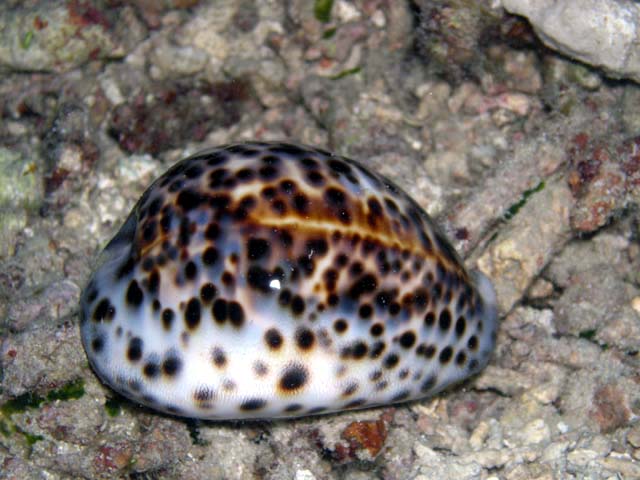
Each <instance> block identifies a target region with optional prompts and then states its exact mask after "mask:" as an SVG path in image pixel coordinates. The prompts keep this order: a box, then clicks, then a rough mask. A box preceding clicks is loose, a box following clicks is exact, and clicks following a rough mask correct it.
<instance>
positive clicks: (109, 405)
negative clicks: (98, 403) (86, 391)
mask: <svg viewBox="0 0 640 480" xmlns="http://www.w3.org/2000/svg"><path fill="white" fill-rule="evenodd" d="M104 409H105V411H106V412H107V415H109V416H110V417H117V416H118V415H120V412H121V411H122V401H121V400H120V399H119V398H117V397H112V398H107V401H106V402H104Z"/></svg>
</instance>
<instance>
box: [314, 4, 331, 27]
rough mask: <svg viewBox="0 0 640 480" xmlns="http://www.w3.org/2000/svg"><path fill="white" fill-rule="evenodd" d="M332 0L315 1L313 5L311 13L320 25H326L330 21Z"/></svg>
mask: <svg viewBox="0 0 640 480" xmlns="http://www.w3.org/2000/svg"><path fill="white" fill-rule="evenodd" d="M332 7H333V0H316V1H315V3H314V5H313V13H314V15H315V17H316V20H318V21H319V22H322V23H328V22H329V20H331V8H332Z"/></svg>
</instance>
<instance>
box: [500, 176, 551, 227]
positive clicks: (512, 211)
mask: <svg viewBox="0 0 640 480" xmlns="http://www.w3.org/2000/svg"><path fill="white" fill-rule="evenodd" d="M544 187H545V183H544V181H541V182H540V183H538V185H536V186H535V187H533V188H530V189H529V190H525V191H524V192H523V193H522V196H521V197H520V200H518V201H517V202H516V203H514V204H513V205H511V206H510V207H509V208H507V211H506V212H505V213H504V215H503V217H504V219H505V220H511V219H512V218H513V217H515V216H516V214H517V213H518V212H519V211H520V209H521V208H522V207H524V206H525V205H526V203H527V201H528V200H529V197H531V195H533V194H534V193H538V192H541V191H542V190H544Z"/></svg>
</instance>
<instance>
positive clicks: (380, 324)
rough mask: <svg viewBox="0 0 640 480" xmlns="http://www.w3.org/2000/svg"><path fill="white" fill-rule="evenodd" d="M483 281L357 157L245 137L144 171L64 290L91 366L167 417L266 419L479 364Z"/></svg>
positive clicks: (490, 340)
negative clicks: (147, 177) (76, 310)
mask: <svg viewBox="0 0 640 480" xmlns="http://www.w3.org/2000/svg"><path fill="white" fill-rule="evenodd" d="M496 316H497V315H496V306H495V296H494V293H493V288H492V287H491V284H490V282H489V281H488V280H487V278H486V277H484V276H483V275H481V274H479V273H472V274H470V273H467V272H466V271H465V269H464V268H463V266H462V263H461V261H460V259H459V258H458V256H457V255H456V253H455V252H454V251H453V250H452V248H451V246H450V245H449V243H448V242H447V240H446V239H445V238H444V236H443V235H442V234H441V233H440V232H439V230H438V229H437V228H436V227H435V226H434V224H433V222H432V221H431V219H430V218H429V217H428V216H427V214H426V213H425V212H424V211H423V210H422V209H421V208H420V207H419V206H418V205H417V204H416V202H414V201H413V200H412V199H411V198H410V197H409V196H408V195H407V194H406V193H404V192H403V191H402V190H401V189H400V188H398V187H397V186H395V185H394V184H393V183H392V182H390V181H389V180H387V179H386V178H384V177H382V176H380V175H378V174H376V173H374V172H371V171H370V170H368V169H367V168H365V167H364V166H362V165H361V164H360V163H357V162H355V161H353V160H350V159H347V158H344V157H340V156H337V155H333V154H330V153H328V152H325V151H323V150H320V149H316V148H312V147H305V146H298V145H289V144H282V143H260V142H249V143H242V144H235V145H227V146H223V147H218V148H214V149H210V150H206V151H203V152H200V153H197V154H195V155H193V156H191V157H189V158H186V159H185V160H182V161H180V162H179V163H177V164H176V165H174V166H173V167H172V168H171V169H169V170H168V171H167V172H166V173H165V174H164V175H162V176H161V177H160V178H159V179H157V180H156V181H155V182H154V183H153V184H152V185H151V186H150V187H149V188H148V190H147V191H146V192H145V193H144V195H143V196H142V198H141V199H140V200H139V201H138V203H137V204H136V206H135V207H134V209H133V211H132V212H131V214H130V216H129V217H128V219H127V220H126V222H125V223H124V225H123V226H122V228H121V229H120V231H119V232H118V233H117V234H116V236H115V237H114V238H113V239H112V240H111V242H109V244H108V245H107V246H106V248H105V250H104V251H103V253H102V255H101V257H100V259H99V261H98V266H97V268H96V269H95V271H94V273H93V275H92V276H91V279H90V281H89V282H88V285H87V287H86V289H85V290H84V292H83V294H82V298H81V334H82V341H83V344H84V347H85V350H86V352H87V355H88V358H89V360H90V363H91V365H92V367H93V369H94V370H95V372H96V373H97V374H98V376H99V377H100V378H101V379H102V380H103V381H104V382H105V383H106V384H108V385H110V386H111V387H112V388H113V389H115V390H116V391H118V392H120V393H121V394H123V395H125V396H127V397H129V398H130V399H132V400H134V401H136V402H139V403H142V404H144V405H147V406H149V407H151V408H154V409H158V410H161V411H164V412H168V413H171V414H176V415H183V416H189V417H197V418H208V419H232V418H260V417H262V418H276V417H292V416H300V415H309V414H317V413H322V412H331V411H340V410H345V409H353V408H363V407H369V406H373V405H381V404H390V403H395V402H400V401H405V400H410V399H418V398H421V397H425V396H430V395H433V394H434V393H437V392H439V391H441V390H442V389H444V388H445V387H447V386H449V385H450V384H452V383H455V382H459V381H461V380H463V379H465V378H466V377H468V376H470V375H472V374H474V373H476V372H478V371H479V370H480V369H481V368H483V367H484V365H485V364H486V363H487V361H488V358H489V355H490V352H491V351H492V350H493V347H494V343H495V337H496V328H497V320H496Z"/></svg>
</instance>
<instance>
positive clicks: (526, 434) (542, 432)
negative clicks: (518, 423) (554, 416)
mask: <svg viewBox="0 0 640 480" xmlns="http://www.w3.org/2000/svg"><path fill="white" fill-rule="evenodd" d="M522 437H523V438H524V439H525V443H527V444H534V443H540V442H547V441H549V439H550V438H551V430H550V429H549V426H548V425H547V424H546V422H545V421H544V420H543V419H541V418H538V419H536V420H534V421H532V422H529V423H528V424H527V425H525V426H524V429H523V430H522Z"/></svg>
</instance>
